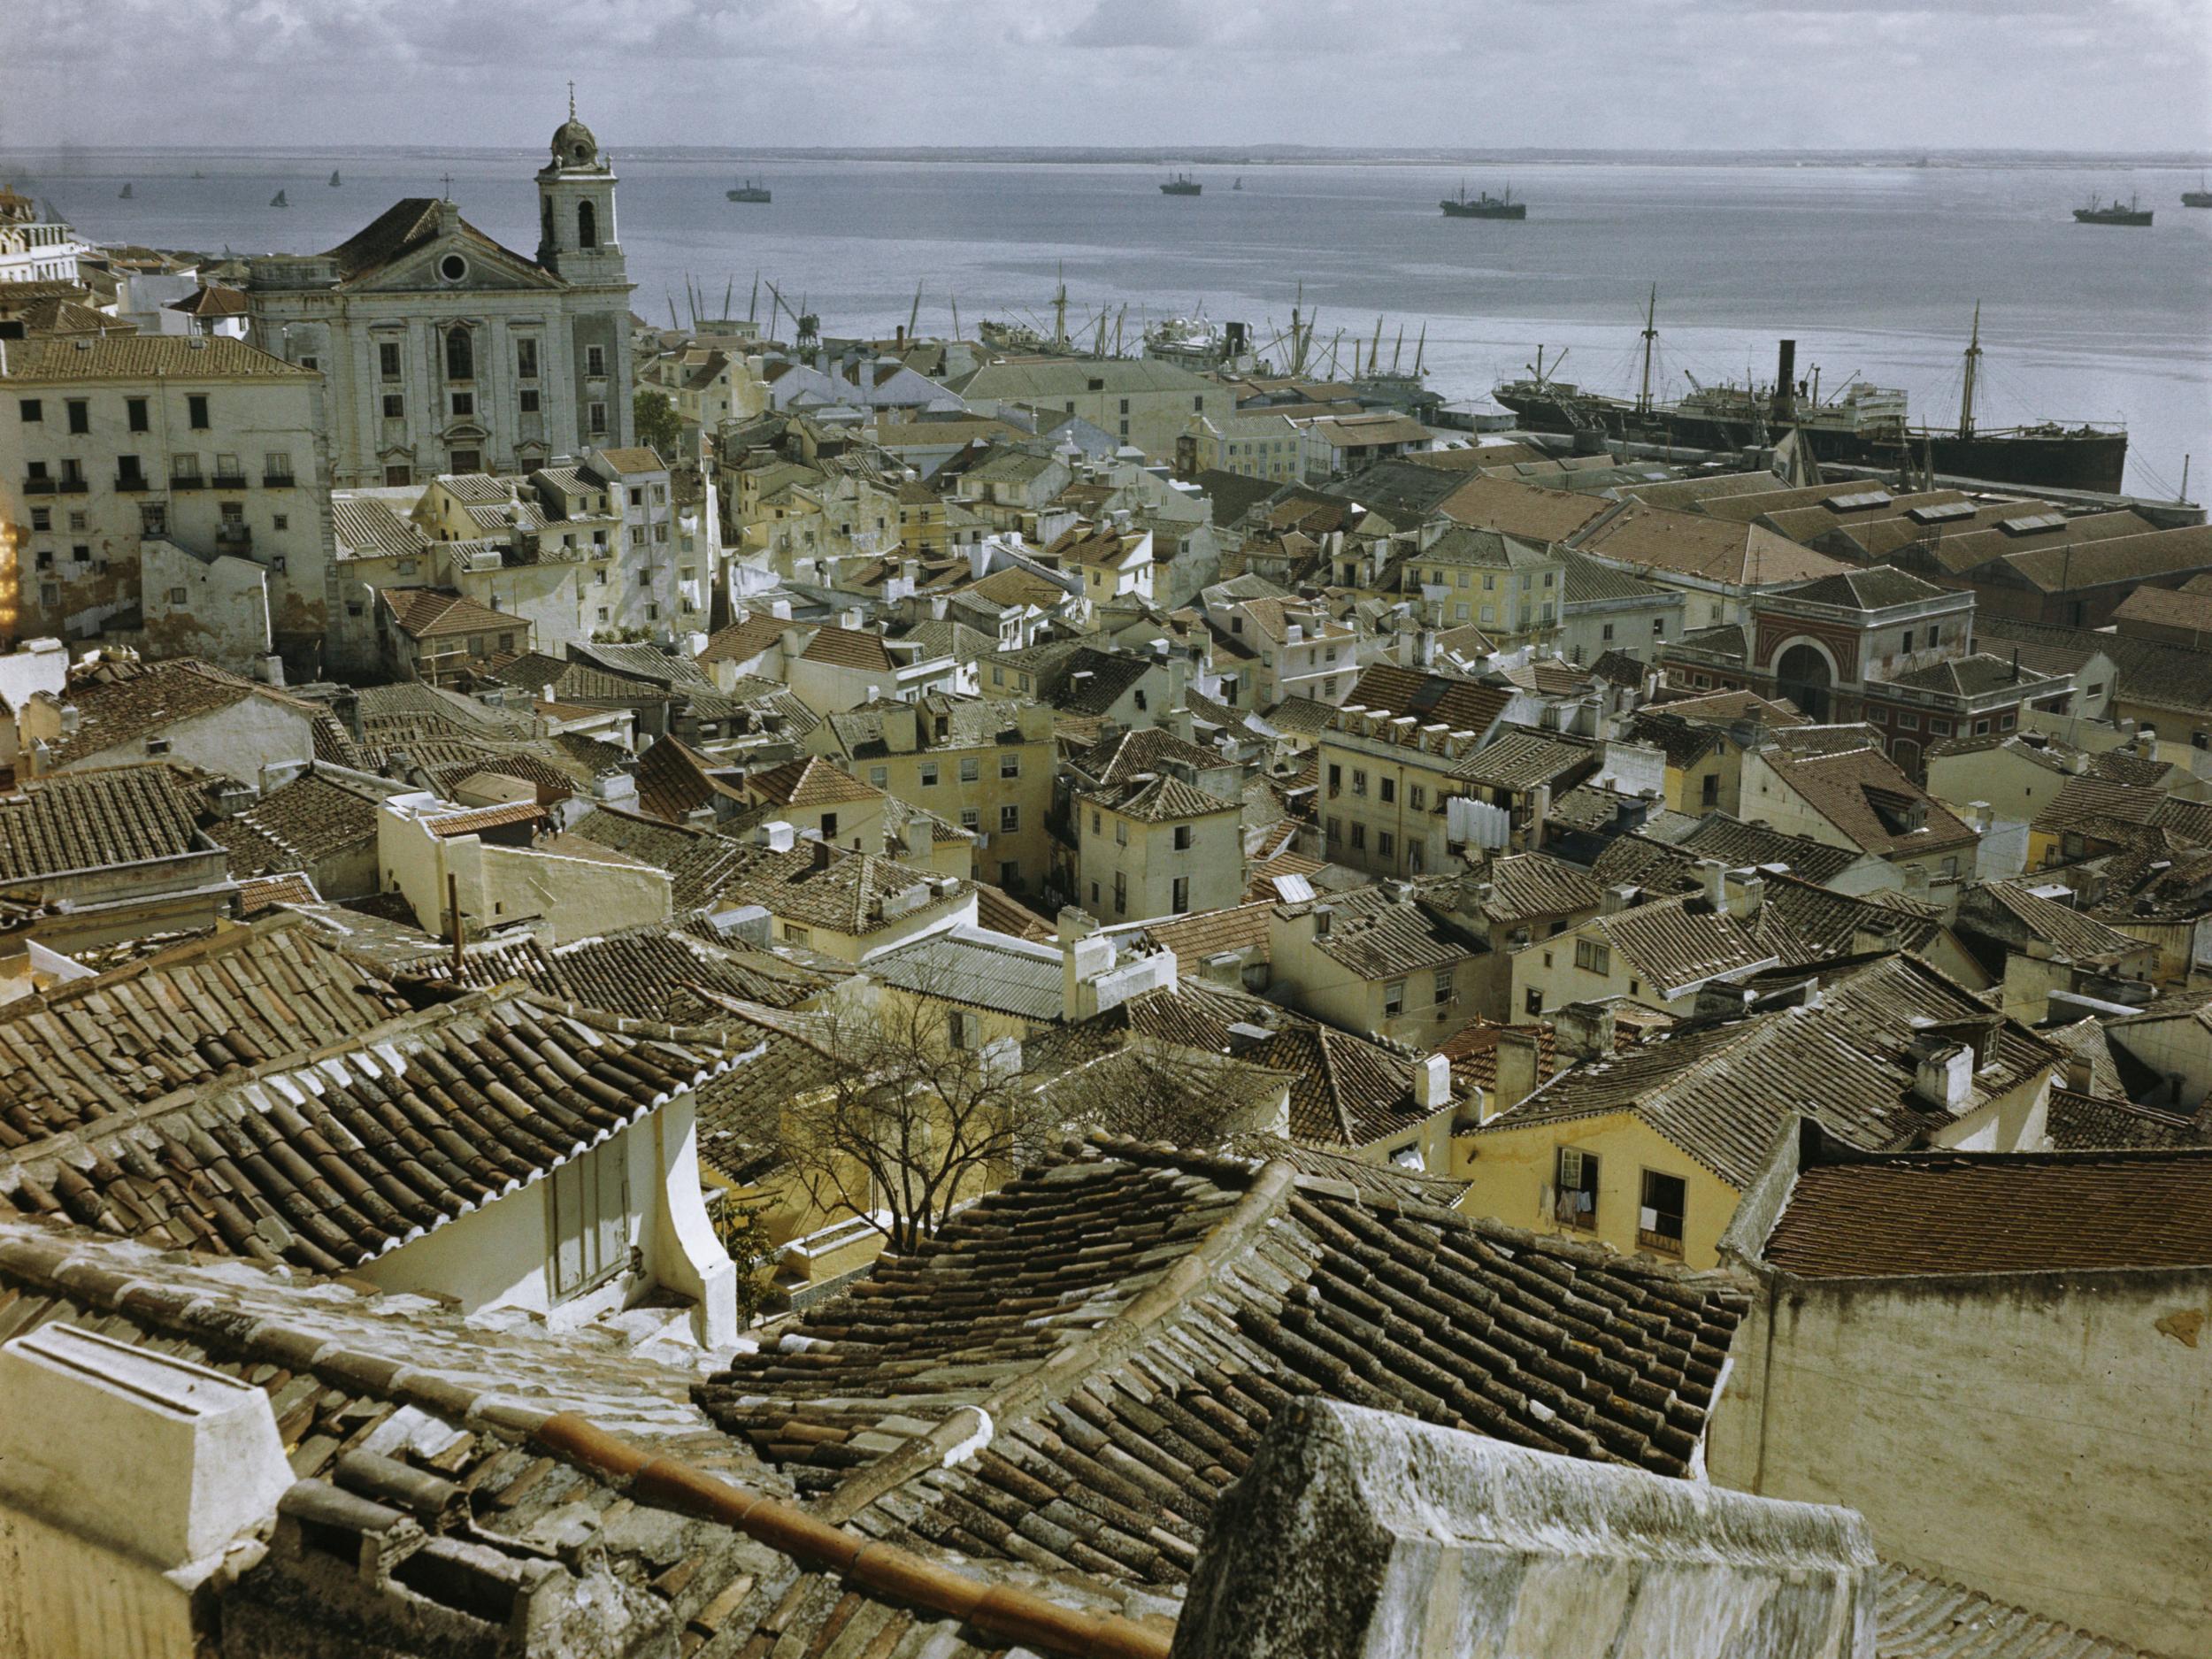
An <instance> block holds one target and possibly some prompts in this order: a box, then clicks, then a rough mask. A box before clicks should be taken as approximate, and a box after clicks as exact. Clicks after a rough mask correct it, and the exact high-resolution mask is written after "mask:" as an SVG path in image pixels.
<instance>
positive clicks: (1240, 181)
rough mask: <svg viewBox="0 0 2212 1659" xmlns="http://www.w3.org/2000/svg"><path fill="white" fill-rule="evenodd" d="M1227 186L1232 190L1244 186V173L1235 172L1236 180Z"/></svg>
mask: <svg viewBox="0 0 2212 1659" xmlns="http://www.w3.org/2000/svg"><path fill="white" fill-rule="evenodd" d="M1229 188H1231V189H1232V190H1241V189H1242V188H1244V175H1243V174H1242V173H1239V174H1237V181H1236V182H1235V183H1234V184H1233V185H1231V186H1230V187H1229Z"/></svg>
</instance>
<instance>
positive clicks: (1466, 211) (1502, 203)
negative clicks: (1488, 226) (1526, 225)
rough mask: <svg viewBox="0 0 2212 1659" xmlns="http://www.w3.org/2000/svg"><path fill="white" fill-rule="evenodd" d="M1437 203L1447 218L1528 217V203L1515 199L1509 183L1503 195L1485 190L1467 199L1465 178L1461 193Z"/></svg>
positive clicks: (1460, 188)
mask: <svg viewBox="0 0 2212 1659" xmlns="http://www.w3.org/2000/svg"><path fill="white" fill-rule="evenodd" d="M1437 205H1438V206H1439V207H1440V208H1442V209H1443V210H1444V217H1445V218H1446V219H1526V218H1527V217H1528V204H1527V203H1525V202H1517V201H1515V200H1514V199H1513V187H1512V186H1511V185H1507V186H1506V187H1505V194H1504V195H1503V196H1493V195H1491V194H1490V192H1489V191H1487V190H1485V191H1484V192H1483V193H1482V194H1481V195H1480V196H1477V197H1476V198H1475V199H1474V200H1473V201H1469V200H1468V199H1467V186H1466V183H1465V182H1464V181H1462V182H1461V184H1460V187H1459V194H1458V195H1457V196H1446V197H1445V198H1444V199H1443V200H1442V201H1441V202H1439V203H1438V204H1437Z"/></svg>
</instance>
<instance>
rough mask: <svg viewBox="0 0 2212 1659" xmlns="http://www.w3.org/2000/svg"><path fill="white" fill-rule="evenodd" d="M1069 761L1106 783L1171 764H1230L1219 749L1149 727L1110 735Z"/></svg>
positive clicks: (1124, 780) (1197, 766)
mask: <svg viewBox="0 0 2212 1659" xmlns="http://www.w3.org/2000/svg"><path fill="white" fill-rule="evenodd" d="M1068 764H1070V765H1071V766H1072V767H1074V768H1075V769H1076V770H1077V771H1078V772H1081V773H1083V775H1084V776H1086V777H1087V778H1089V779H1091V780H1093V781H1094V782H1095V783H1097V784H1100V785H1102V786H1103V785H1115V784H1125V783H1127V782H1128V781H1129V780H1131V779H1132V778H1133V777H1134V776H1135V775H1136V774H1137V773H1139V772H1164V771H1167V770H1169V769H1170V768H1171V766H1184V767H1192V768H1195V769H1197V770H1199V771H1206V770H1209V769H1210V768H1213V767H1217V766H1223V765H1225V764H1228V763H1227V762H1225V760H1224V759H1223V758H1222V756H1221V753H1220V751H1219V750H1217V749H1201V748H1199V746H1198V745H1197V744H1195V743H1191V742H1186V741H1184V740H1183V739H1181V738H1179V737H1178V736H1176V735H1175V733H1172V732H1170V731H1168V730H1166V729H1165V728H1164V727H1162V726H1145V727H1142V728H1141V729H1140V730H1137V731H1133V732H1124V733H1121V734H1120V735H1118V736H1117V737H1112V738H1109V739H1108V740H1107V741H1105V742H1103V743H1100V744H1098V745H1097V746H1096V747H1095V748H1092V749H1086V750H1084V751H1083V752H1082V753H1081V754H1079V755H1077V756H1075V757H1072V758H1071V760H1070V761H1069V763H1068Z"/></svg>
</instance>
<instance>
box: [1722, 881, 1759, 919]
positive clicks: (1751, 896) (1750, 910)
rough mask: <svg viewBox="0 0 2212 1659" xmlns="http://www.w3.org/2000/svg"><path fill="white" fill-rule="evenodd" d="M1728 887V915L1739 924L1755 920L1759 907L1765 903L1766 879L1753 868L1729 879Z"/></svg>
mask: <svg viewBox="0 0 2212 1659" xmlns="http://www.w3.org/2000/svg"><path fill="white" fill-rule="evenodd" d="M1728 886H1729V893H1728V913H1729V914H1730V915H1731V916H1732V917H1734V918H1736V919H1737V920H1738V921H1740V922H1748V921H1750V920H1752V919H1753V918H1755V917H1756V916H1757V915H1758V914H1759V907H1760V906H1761V905H1762V904H1763V903H1764V902H1766V896H1767V881H1766V878H1765V877H1764V876H1763V875H1761V874H1760V873H1759V872H1758V871H1757V870H1756V869H1751V870H1747V871H1746V872H1744V873H1743V874H1742V875H1741V876H1740V877H1732V878H1730V879H1729V884H1728Z"/></svg>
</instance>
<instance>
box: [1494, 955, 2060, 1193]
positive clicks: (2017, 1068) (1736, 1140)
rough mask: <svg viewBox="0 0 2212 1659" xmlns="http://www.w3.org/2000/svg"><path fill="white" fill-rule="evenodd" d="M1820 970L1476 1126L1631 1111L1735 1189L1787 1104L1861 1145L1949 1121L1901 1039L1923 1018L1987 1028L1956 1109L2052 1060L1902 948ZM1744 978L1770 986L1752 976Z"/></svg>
mask: <svg viewBox="0 0 2212 1659" xmlns="http://www.w3.org/2000/svg"><path fill="white" fill-rule="evenodd" d="M1807 972H1808V971H1807V970H1804V969H1801V968H1794V967H1793V968H1789V969H1783V970H1778V971H1777V972H1776V973H1775V974H1774V975H1773V976H1771V978H1772V979H1775V980H1784V979H1786V980H1790V981H1793V982H1800V981H1801V980H1802V979H1803V978H1804V977H1805V976H1806V973H1807ZM1816 975H1817V980H1818V983H1819V987H1820V993H1821V995H1820V1001H1819V1004H1818V1006H1817V1007H1808V1006H1804V1005H1801V1004H1800V1005H1794V1006H1788V1007H1783V1008H1778V1009H1770V1010H1760V1011H1755V1012H1754V1013H1752V1014H1751V1015H1750V1016H1749V1017H1747V1018H1743V1019H1739V1020H1731V1021H1727V1022H1724V1023H1721V1024H1716V1025H1686V1026H1683V1027H1680V1028H1678V1029H1677V1030H1675V1031H1673V1032H1671V1033H1669V1034H1667V1035H1665V1036H1663V1037H1660V1038H1656V1039H1654V1040H1651V1041H1646V1042H1644V1043H1642V1044H1640V1045H1639V1046H1638V1047H1636V1048H1631V1049H1626V1050H1624V1051H1622V1052H1620V1053H1617V1054H1616V1055H1615V1056H1614V1057H1613V1058H1612V1059H1610V1060H1609V1061H1606V1062H1603V1063H1602V1064H1584V1065H1578V1066H1576V1067H1574V1068H1573V1069H1571V1070H1570V1071H1563V1072H1561V1073H1560V1074H1559V1075H1558V1076H1557V1077H1555V1078H1554V1079H1552V1080H1551V1082H1549V1083H1548V1084H1547V1085H1545V1086H1544V1087H1542V1088H1541V1089H1540V1090H1538V1091H1537V1093H1535V1094H1532V1095H1530V1096H1529V1097H1528V1098H1527V1099H1526V1100H1525V1101H1523V1102H1520V1103H1519V1104H1517V1105H1516V1106H1514V1107H1512V1108H1510V1109H1509V1110H1507V1111H1505V1112H1503V1113H1502V1114H1501V1115H1499V1116H1498V1117H1496V1118H1492V1119H1491V1120H1490V1121H1489V1122H1488V1123H1486V1124H1485V1125H1482V1127H1481V1128H1479V1129H1477V1130H1475V1131H1473V1132H1472V1133H1476V1134H1478V1135H1479V1134H1485V1133H1490V1132H1491V1131H1492V1130H1493V1128H1494V1127H1495V1128H1502V1129H1508V1130H1509V1129H1517V1128H1521V1127H1524V1126H1525V1125H1529V1124H1532V1123H1539V1122H1542V1123H1563V1122H1567V1121H1571V1120H1572V1119H1576V1118H1597V1117H1606V1116H1613V1115H1618V1114H1624V1113H1633V1114H1634V1115H1635V1116H1636V1117H1637V1118H1640V1120H1641V1121H1642V1122H1643V1123H1644V1124H1645V1125H1647V1126H1648V1127H1649V1128H1651V1129H1652V1130H1654V1131H1655V1132H1656V1133H1659V1134H1661V1135H1663V1136H1664V1137H1665V1138H1666V1139H1667V1140H1668V1141H1671V1142H1672V1143H1673V1144H1674V1145H1675V1146H1677V1147H1678V1148H1681V1150H1682V1151H1683V1152H1684V1154H1686V1156H1689V1157H1692V1158H1694V1159H1695V1160H1696V1161H1697V1162H1698V1163H1700V1164H1702V1165H1704V1166H1705V1167H1706V1168H1707V1169H1709V1170H1710V1171H1712V1172H1713V1173H1714V1174H1716V1175H1717V1176H1719V1177H1720V1178H1721V1179H1723V1180H1724V1181H1727V1182H1728V1183H1729V1184H1730V1185H1731V1186H1732V1187H1737V1188H1738V1189H1741V1188H1743V1187H1746V1186H1747V1185H1748V1184H1749V1183H1750V1182H1751V1181H1752V1180H1754V1179H1756V1178H1757V1176H1758V1174H1759V1172H1760V1171H1761V1170H1762V1169H1763V1167H1764V1166H1765V1163H1766V1159H1767V1157H1768V1156H1769V1154H1770V1151H1771V1150H1772V1148H1773V1146H1774V1144H1775V1139H1776V1137H1777V1136H1778V1134H1779V1133H1780V1132H1781V1130H1782V1128H1783V1125H1785V1124H1786V1123H1787V1122H1788V1121H1789V1119H1790V1118H1791V1117H1792V1115H1793V1114H1803V1115H1805V1116H1809V1117H1811V1118H1814V1119H1815V1120H1816V1121H1817V1122H1818V1123H1819V1125H1821V1127H1822V1128H1823V1129H1824V1130H1825V1131H1827V1132H1828V1133H1831V1134H1834V1135H1838V1136H1840V1137H1842V1138H1843V1139H1844V1140H1845V1141H1847V1142H1848V1143H1850V1144H1852V1145H1855V1146H1859V1147H1863V1148H1870V1149H1875V1148H1887V1147H1896V1146H1905V1145H1909V1144H1911V1143H1913V1142H1914V1141H1916V1139H1919V1138H1921V1137H1923V1136H1924V1135H1925V1134H1926V1133H1929V1132H1930V1131H1931V1130H1932V1129H1936V1128H1940V1127H1942V1126H1944V1125H1947V1124H1949V1123H1951V1122H1953V1121H1954V1120H1955V1119H1954V1117H1953V1115H1952V1114H1949V1113H1947V1112H1945V1111H1943V1110H1941V1109H1939V1108H1937V1107H1934V1106H1932V1105H1930V1104H1929V1103H1928V1102H1924V1101H1923V1100H1921V1099H1920V1098H1919V1097H1918V1096H1917V1095H1916V1094H1915V1093H1914V1080H1915V1078H1916V1072H1917V1068H1918V1060H1917V1058H1916V1056H1915V1055H1914V1053H1913V1051H1912V1048H1911V1046H1910V1045H1911V1044H1912V1042H1913V1041H1914V1040H1915V1037H1916V1033H1921V1032H1924V1031H1926V1030H1927V1029H1928V1028H1929V1026H1930V1025H1933V1026H1936V1027H1938V1028H1944V1029H1956V1030H1960V1031H1965V1030H1967V1029H1968V1028H1970V1027H1971V1028H1974V1029H1975V1030H1981V1029H1984V1028H1987V1029H1989V1030H1991V1031H1993V1033H1994V1034H1993V1035H1992V1036H1990V1037H1989V1038H1988V1042H1989V1048H1988V1061H1987V1064H1985V1066H1984V1067H1983V1068H1982V1069H1981V1070H1980V1071H1977V1072H1976V1073H1975V1074H1974V1078H1973V1087H1972V1093H1971V1094H1970V1098H1969V1101H1968V1102H1967V1104H1966V1105H1965V1107H1964V1108H1962V1113H1961V1114H1960V1115H1964V1114H1965V1113H1967V1112H1971V1111H1974V1110H1978V1109H1979V1108H1980V1107H1981V1106H1983V1105H1985V1104H1986V1103H1987V1102H1990V1101H1993V1100H1995V1099H1998V1098H2000V1097H2001V1096H2002V1095H2004V1094H2008V1093H2010V1092H2011V1091H2012V1090H2013V1089H2015V1088H2016V1087H2019V1086H2020V1085H2022V1084H2023V1083H2024V1082H2027V1081H2028V1080H2029V1079H2032V1078H2033V1077H2034V1076H2035V1075H2036V1074H2037V1073H2038V1072H2040V1071H2047V1070H2048V1069H2049V1068H2051V1067H2052V1066H2054V1065H2055V1064H2057V1063H2058V1060H2059V1058H2060V1056H2059V1053H2058V1051H2057V1050H2056V1049H2055V1048H2052V1047H2051V1046H2050V1045H2049V1044H2047V1043H2046V1042H2044V1041H2041V1040H2040V1039H2039V1038H2037V1037H2036V1036H2034V1035H2033V1034H2032V1033H2030V1032H2029V1031H2028V1030H2027V1029H2026V1028H2025V1027H2024V1026H2022V1025H2017V1024H2016V1023H2014V1022H2011V1021H2004V1022H2002V1023H2001V1024H1995V1025H1992V1024H1991V1022H1993V1021H1994V1020H1995V1019H1996V1018H1997V1017H1996V1016H1993V1014H1992V1013H1991V1012H1990V1010H1989V1009H1988V1008H1987V1006H1986V1005H1985V1004H1984V1003H1983V1002H1980V1001H1979V1000H1978V998H1976V997H1975V996H1973V995H1971V994H1970V993H1969V992H1968V991H1967V990H1966V989H1965V988H1964V987H1962V986H1960V985H1958V984H1956V983H1955V981H1953V980H1951V979H1947V978H1945V977H1944V976H1943V975H1942V974H1941V973H1939V972H1937V971H1936V970H1935V969H1933V968H1932V967H1929V966H1928V965H1927V964H1924V963H1923V962H1920V961H1918V960H1917V959H1916V958H1914V957H1912V956H1901V955H1886V956H1874V957H1862V958H1858V959H1855V960H1851V961H1846V962H1842V963H1837V964H1830V965H1825V966H1822V967H1820V968H1818V969H1817V970H1816ZM1750 988H1752V989H1753V990H1754V991H1755V992H1758V991H1760V990H1762V989H1763V988H1771V987H1767V986H1766V985H1765V982H1763V981H1762V980H1757V979H1755V980H1753V981H1751V982H1750ZM1916 1021H1918V1022H1919V1023H1918V1024H1916ZM1961 1041H1965V1039H1964V1038H1961Z"/></svg>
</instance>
